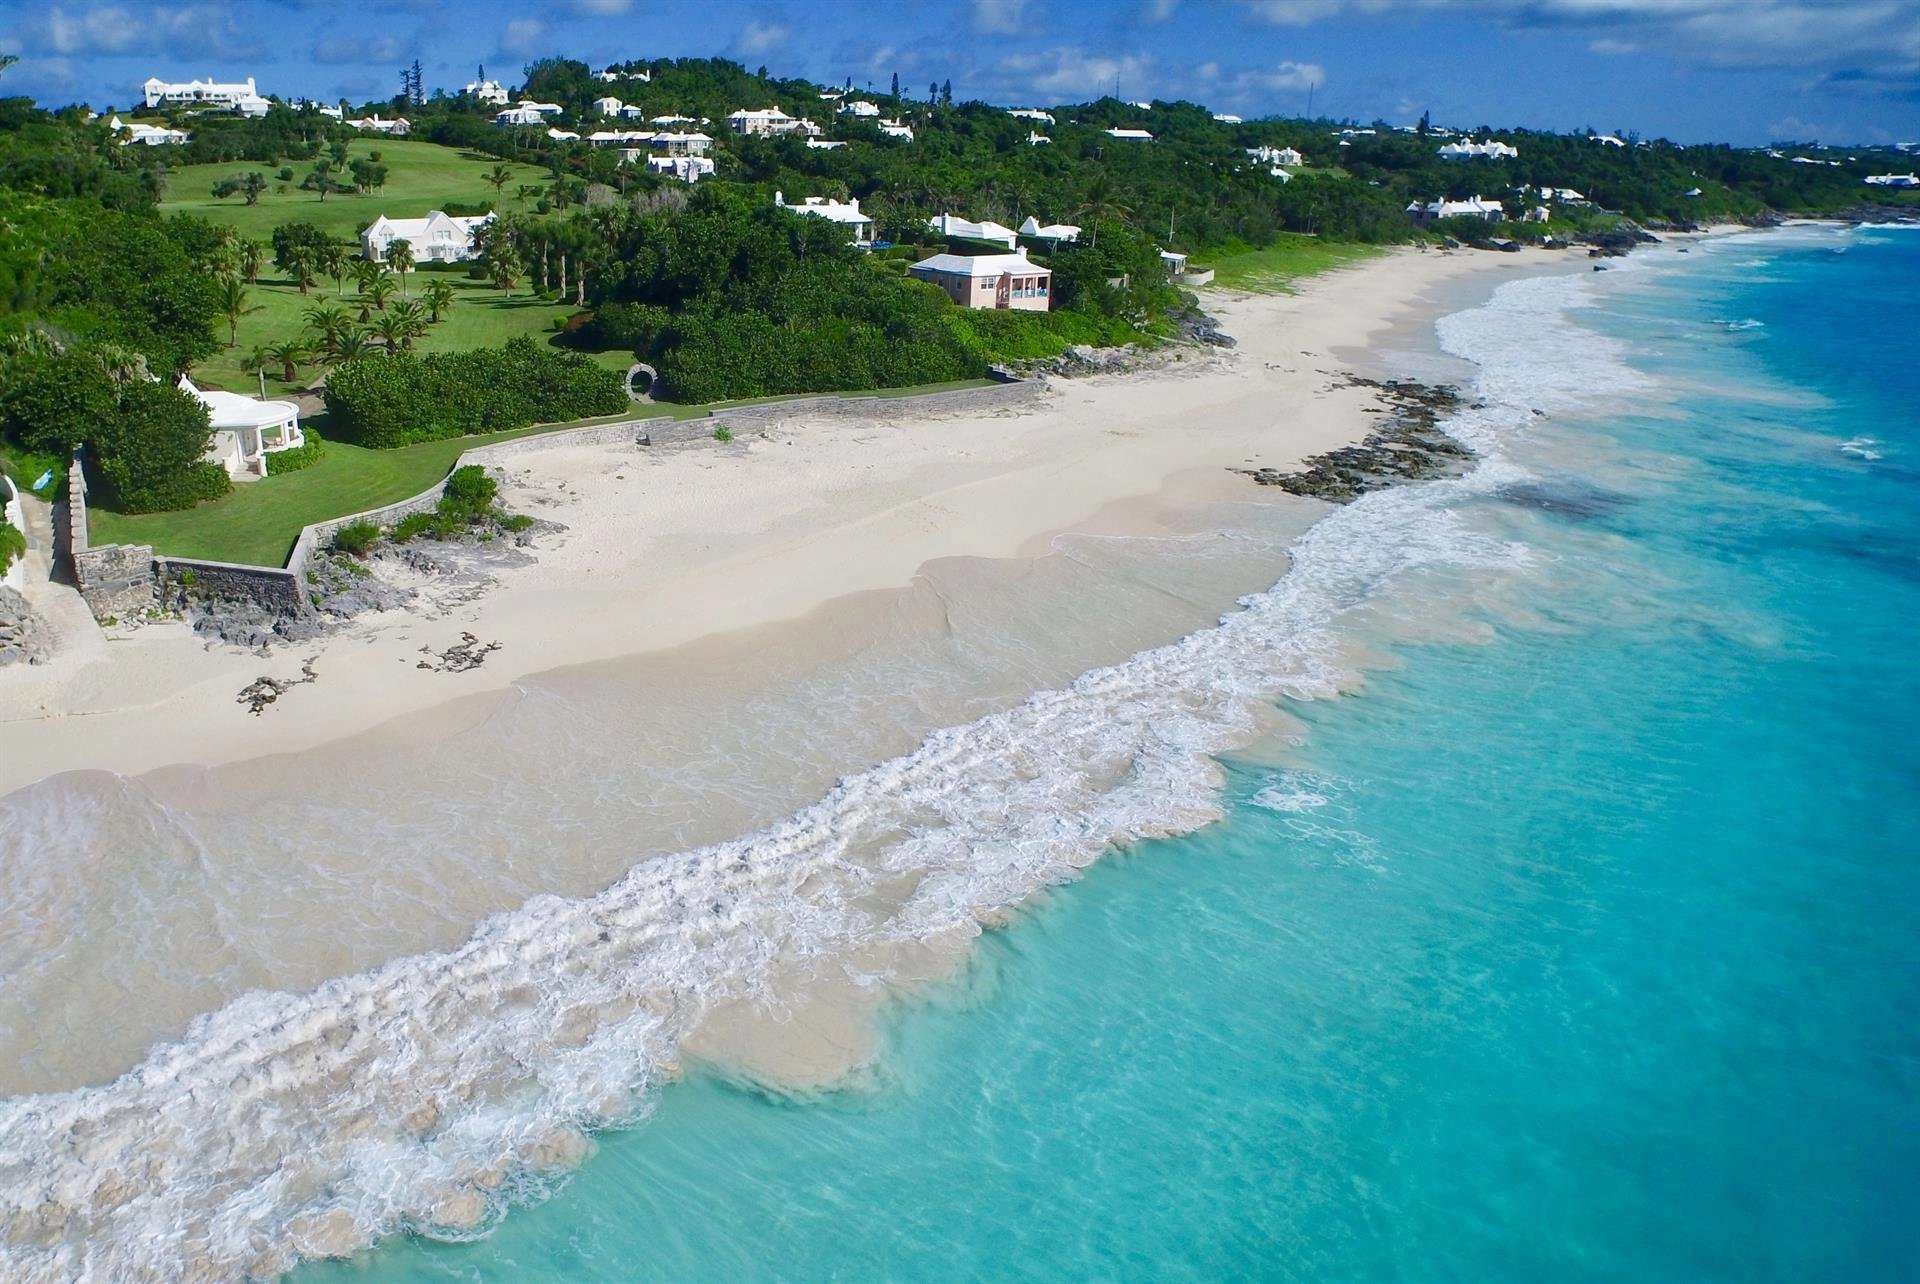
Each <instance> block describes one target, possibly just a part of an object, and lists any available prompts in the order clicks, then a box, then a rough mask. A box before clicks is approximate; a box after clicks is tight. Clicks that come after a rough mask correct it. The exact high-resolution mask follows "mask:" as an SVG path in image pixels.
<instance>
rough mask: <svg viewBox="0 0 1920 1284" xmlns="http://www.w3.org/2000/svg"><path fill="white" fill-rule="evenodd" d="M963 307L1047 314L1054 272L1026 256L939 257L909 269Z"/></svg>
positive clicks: (939, 255) (957, 255)
mask: <svg viewBox="0 0 1920 1284" xmlns="http://www.w3.org/2000/svg"><path fill="white" fill-rule="evenodd" d="M908 271H909V272H911V273H912V274H913V276H914V277H915V278H916V279H918V280H921V281H927V282H930V283H932V284H934V285H937V286H939V287H940V288H941V289H942V290H945V291H946V292H947V297H948V298H950V299H952V300H953V301H954V302H955V303H958V304H959V305H960V306H961V307H963V308H990V309H1003V310H1004V309H1012V310H1014V311H1020V312H1045V311H1046V310H1047V309H1048V308H1049V307H1050V306H1051V305H1052V299H1051V297H1050V296H1051V294H1052V282H1053V273H1052V272H1051V271H1049V270H1048V269H1046V268H1043V267H1041V266H1040V265H1039V264H1038V263H1034V262H1031V261H1029V260H1028V258H1027V256H1026V255H1024V254H936V255H934V256H933V257H932V258H930V259H921V260H920V261H919V262H918V263H916V264H914V265H913V266H912V267H911V268H909V269H908Z"/></svg>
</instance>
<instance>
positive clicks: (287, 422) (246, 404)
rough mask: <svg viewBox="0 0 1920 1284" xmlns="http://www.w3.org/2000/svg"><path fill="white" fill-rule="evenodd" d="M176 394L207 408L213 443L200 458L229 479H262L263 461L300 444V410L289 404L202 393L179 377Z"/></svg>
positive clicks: (302, 438) (302, 437) (213, 391)
mask: <svg viewBox="0 0 1920 1284" xmlns="http://www.w3.org/2000/svg"><path fill="white" fill-rule="evenodd" d="M179 387H180V391H182V392H184V393H188V394H190V395H191V396H192V397H193V399H194V400H196V401H198V402H199V403H200V404H201V405H203V406H205V407H206V408H207V420H208V422H209V425H210V426H211V427H212V428H213V440H212V441H211V442H209V443H208V445H207V453H206V454H204V455H202V456H201V458H202V459H206V460H209V461H211V462H213V463H216V464H219V465H220V466H221V467H223V468H225V469H226V470H227V475H228V476H229V477H247V476H254V477H265V476H266V475H267V472H268V464H267V458H268V456H270V455H272V454H273V452H274V451H276V450H291V449H293V448H294V447H295V446H300V445H304V444H305V443H306V436H305V435H304V434H303V433H301V431H300V408H299V407H298V406H296V405H294V404H293V403H292V402H291V401H260V400H258V399H256V398H254V397H243V396H241V395H240V394H239V393H237V392H221V391H220V390H218V389H211V390H202V389H200V388H196V387H194V386H193V381H192V380H191V379H188V378H187V377H186V376H185V375H181V376H180V384H179Z"/></svg>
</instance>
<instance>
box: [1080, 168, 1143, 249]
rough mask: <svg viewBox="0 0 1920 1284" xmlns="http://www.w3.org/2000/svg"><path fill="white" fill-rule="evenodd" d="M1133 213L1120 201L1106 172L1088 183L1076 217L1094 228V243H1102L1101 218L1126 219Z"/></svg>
mask: <svg viewBox="0 0 1920 1284" xmlns="http://www.w3.org/2000/svg"><path fill="white" fill-rule="evenodd" d="M1131 213H1133V211H1132V210H1131V209H1128V208H1127V207H1126V206H1125V205H1122V204H1121V203H1120V198H1119V197H1118V196H1117V195H1115V194H1114V190H1113V182H1112V180H1110V179H1109V178H1108V177H1107V176H1106V175H1105V174H1101V175H1099V176H1098V177H1096V178H1095V179H1094V180H1093V182H1091V183H1089V184H1088V185H1087V194H1086V195H1085V196H1084V197H1082V198H1081V204H1080V208H1079V209H1077V210H1075V211H1074V217H1075V218H1084V219H1086V220H1087V223H1088V225H1089V226H1091V227H1092V228H1093V241H1092V244H1094V245H1098V244H1100V226H1099V224H1100V220H1101V219H1124V218H1126V217H1127V216H1128V215H1129V214H1131Z"/></svg>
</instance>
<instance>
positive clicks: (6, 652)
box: [0, 585, 53, 669]
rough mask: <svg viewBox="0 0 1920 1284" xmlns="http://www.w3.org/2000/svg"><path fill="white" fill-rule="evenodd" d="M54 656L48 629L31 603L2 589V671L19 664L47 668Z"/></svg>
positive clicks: (0, 622) (0, 644)
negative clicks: (35, 612) (37, 665)
mask: <svg viewBox="0 0 1920 1284" xmlns="http://www.w3.org/2000/svg"><path fill="white" fill-rule="evenodd" d="M52 655H53V644H52V642H51V640H50V639H49V638H48V636H47V630H46V627H45V626H44V625H43V624H42V623H41V622H40V619H39V617H38V616H36V615H34V613H33V610H32V608H30V607H29V606H28V605H27V599H26V598H24V597H22V596H20V594H19V593H17V592H15V591H14V590H13V589H10V588H7V587H5V586H4V585H0V669H4V668H9V667H11V666H13V665H16V664H45V663H46V662H47V660H48V659H49V658H50V657H51V656H52Z"/></svg>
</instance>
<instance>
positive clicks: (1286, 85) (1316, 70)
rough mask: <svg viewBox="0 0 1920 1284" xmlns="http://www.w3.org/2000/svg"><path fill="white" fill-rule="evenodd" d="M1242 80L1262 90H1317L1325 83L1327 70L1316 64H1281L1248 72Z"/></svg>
mask: <svg viewBox="0 0 1920 1284" xmlns="http://www.w3.org/2000/svg"><path fill="white" fill-rule="evenodd" d="M1243 79H1244V80H1245V81H1247V82H1248V83H1249V84H1253V85H1258V86H1260V87H1261V88H1263V89H1276V90H1277V89H1318V88H1320V86H1322V85H1324V84H1326V83H1327V69H1326V68H1325V67H1322V66H1321V65H1320V64H1319V63H1317V62H1292V61H1287V62H1283V63H1281V64H1280V65H1279V66H1277V67H1274V68H1273V69H1271V70H1268V71H1250V72H1247V73H1245V75H1244V76H1243Z"/></svg>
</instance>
